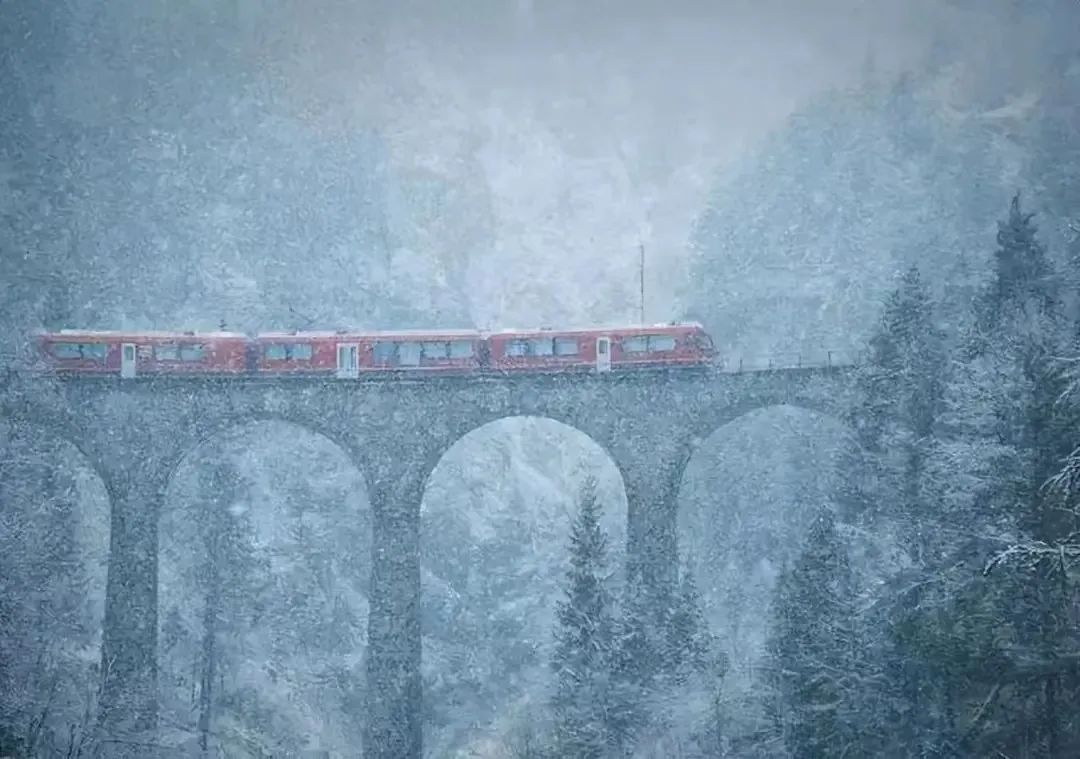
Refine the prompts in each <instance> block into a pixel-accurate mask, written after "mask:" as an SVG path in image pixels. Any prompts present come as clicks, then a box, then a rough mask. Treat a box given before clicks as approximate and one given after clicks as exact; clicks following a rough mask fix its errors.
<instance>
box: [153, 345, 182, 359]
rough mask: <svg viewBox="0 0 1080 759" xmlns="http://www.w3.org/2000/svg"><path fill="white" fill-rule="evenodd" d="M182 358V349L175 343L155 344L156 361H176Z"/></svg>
mask: <svg viewBox="0 0 1080 759" xmlns="http://www.w3.org/2000/svg"><path fill="white" fill-rule="evenodd" d="M179 358H180V349H179V348H178V347H177V346H175V345H155V346H154V360H155V361H176V360H178V359H179Z"/></svg>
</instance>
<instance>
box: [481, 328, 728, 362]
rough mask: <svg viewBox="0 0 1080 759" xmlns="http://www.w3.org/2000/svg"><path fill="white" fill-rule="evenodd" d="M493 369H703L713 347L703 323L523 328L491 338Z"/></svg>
mask: <svg viewBox="0 0 1080 759" xmlns="http://www.w3.org/2000/svg"><path fill="white" fill-rule="evenodd" d="M487 342H488V346H489V350H490V356H491V358H490V366H491V368H492V369H496V370H498V371H503V372H559V371H596V372H608V371H613V370H614V371H623V370H630V369H643V368H664V367H678V366H702V365H705V364H707V363H709V362H710V361H711V360H712V357H713V353H714V351H713V345H712V341H711V340H710V339H709V336H708V335H707V334H706V333H705V330H704V328H702V326H701V325H700V324H692V323H691V324H664V325H656V326H653V327H613V328H611V329H595V328H593V329H579V330H548V329H540V330H521V331H512V332H511V331H508V332H498V333H493V334H490V335H489V336H488V339H487Z"/></svg>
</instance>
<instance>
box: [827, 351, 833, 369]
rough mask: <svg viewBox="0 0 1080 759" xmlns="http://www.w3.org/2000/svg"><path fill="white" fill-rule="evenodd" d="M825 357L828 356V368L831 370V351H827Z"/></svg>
mask: <svg viewBox="0 0 1080 759" xmlns="http://www.w3.org/2000/svg"><path fill="white" fill-rule="evenodd" d="M827 355H828V367H829V368H830V369H832V351H829V352H828V353H827Z"/></svg>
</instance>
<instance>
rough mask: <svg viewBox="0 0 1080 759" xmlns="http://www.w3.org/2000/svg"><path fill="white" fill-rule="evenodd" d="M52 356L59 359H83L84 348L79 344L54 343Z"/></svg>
mask: <svg viewBox="0 0 1080 759" xmlns="http://www.w3.org/2000/svg"><path fill="white" fill-rule="evenodd" d="M52 354H53V355H54V356H56V357H57V358H82V346H80V345H79V344H78V343H53V345H52Z"/></svg>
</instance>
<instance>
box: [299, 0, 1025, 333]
mask: <svg viewBox="0 0 1080 759" xmlns="http://www.w3.org/2000/svg"><path fill="white" fill-rule="evenodd" d="M992 5H997V6H998V7H1000V4H999V3H996V2H995V3H986V4H984V9H983V10H982V11H981V12H972V11H970V10H968V11H961V10H957V9H956V8H953V7H951V5H949V4H946V3H944V2H941V1H940V0H939V1H938V2H929V1H928V0H874V1H873V2H871V1H870V0H817V1H816V2H812V3H796V2H791V0H720V1H718V2H712V3H708V2H681V3H678V2H666V3H660V2H641V0H637V2H591V3H576V2H562V1H561V0H560V1H556V2H542V3H541V2H528V1H526V0H516V1H515V0H481V2H470V3H463V4H450V3H434V2H406V3H397V4H393V5H391V6H389V7H388V9H387V10H383V11H382V13H381V17H382V19H381V21H379V22H376V23H373V22H372V18H373V16H372V14H371V11H370V9H357V8H356V6H355V5H350V4H348V3H342V2H333V1H332V0H322V2H320V3H318V4H316V5H310V4H304V6H303V10H302V11H297V12H296V13H295V18H294V19H293V22H294V23H295V29H294V34H295V36H294V37H292V38H291V43H292V44H294V45H295V48H294V49H293V50H292V51H291V52H292V53H293V54H292V55H289V56H288V60H289V63H288V64H287V67H286V68H285V74H284V75H285V77H286V79H287V80H288V81H289V82H290V84H291V85H292V86H291V91H292V92H294V94H295V96H296V98H297V99H298V101H302V102H303V106H302V107H303V108H304V109H305V112H306V114H307V115H308V117H309V118H311V119H313V120H315V121H316V122H320V123H323V124H325V126H326V127H327V128H330V129H333V128H335V127H337V126H339V125H340V124H342V123H347V122H348V121H349V120H352V119H361V120H365V121H370V120H372V119H373V118H374V120H375V121H376V122H377V123H378V124H380V125H381V128H382V129H383V130H384V134H385V136H386V137H387V139H388V140H389V141H390V144H391V146H392V151H393V153H392V160H393V162H394V164H395V167H396V169H397V170H398V171H399V172H402V173H405V174H409V173H417V174H420V175H424V174H426V173H433V174H435V175H438V176H441V177H447V178H451V179H455V180H459V181H463V182H466V183H468V184H469V186H470V187H471V188H472V189H471V190H470V192H477V193H489V194H490V196H489V197H488V198H485V199H483V200H485V201H486V202H488V203H489V204H490V207H491V208H492V210H493V215H494V220H495V241H496V243H495V249H494V250H493V251H490V252H488V253H485V254H484V255H486V256H490V257H492V258H493V260H485V259H484V258H477V256H476V254H475V253H474V254H473V255H474V260H473V262H472V267H471V269H472V273H471V275H470V279H471V285H472V292H473V295H472V298H473V302H472V311H473V317H474V319H475V320H476V322H477V323H478V324H479V325H480V326H490V325H493V324H506V323H508V322H515V321H521V320H523V319H524V320H526V321H527V320H528V319H530V317H533V316H534V314H532V313H530V310H531V309H530V307H529V305H528V299H527V298H526V299H521V298H515V297H512V296H511V297H506V298H501V299H500V297H499V294H500V293H514V292H515V288H514V287H513V285H512V283H509V282H507V281H506V278H509V277H514V278H517V279H521V278H522V276H523V272H522V267H521V266H520V265H518V266H502V265H500V264H501V263H502V262H506V261H510V260H515V259H516V260H519V261H521V260H524V261H529V262H530V265H529V267H528V272H527V273H528V274H529V275H531V276H533V277H537V278H539V279H540V280H541V281H544V280H550V281H557V280H560V279H561V280H569V279H573V280H574V281H575V282H578V283H579V287H578V288H577V289H578V291H580V289H581V288H580V283H582V282H588V281H590V280H591V281H596V280H598V278H605V277H606V278H612V277H614V278H618V279H620V280H622V283H621V285H620V286H623V287H625V289H626V291H627V293H628V299H629V303H628V304H627V306H628V307H627V311H626V313H625V314H614V315H612V314H593V313H588V305H587V304H583V305H582V306H581V307H575V306H571V307H569V309H568V310H569V311H570V312H571V313H568V314H567V316H569V317H570V318H590V317H593V318H595V317H598V316H600V317H606V318H612V317H615V318H619V317H622V318H626V317H632V316H633V315H635V313H636V312H635V310H634V309H635V307H636V292H637V284H636V280H635V276H636V273H635V266H636V264H635V262H636V255H637V254H636V247H637V242H638V240H639V238H640V239H641V240H642V241H643V242H644V243H645V245H646V248H647V251H648V261H649V265H648V269H649V276H648V279H647V281H648V283H649V298H648V300H649V302H650V306H649V309H648V313H647V317H648V319H649V320H667V319H670V318H673V317H675V316H678V314H677V313H674V312H673V311H674V310H675V309H676V308H677V307H676V305H675V304H674V302H673V292H674V289H675V288H676V287H677V286H678V284H679V278H680V277H683V276H685V268H684V263H685V259H686V247H687V238H688V236H689V234H690V232H691V229H692V224H693V221H694V219H695V218H696V216H697V215H698V214H699V213H700V211H701V208H702V206H703V204H704V202H705V199H706V195H707V190H708V188H709V186H710V184H711V183H712V182H713V181H715V179H716V176H717V173H718V171H719V170H720V169H721V168H723V167H724V166H725V165H729V164H730V163H731V162H732V161H735V160H737V159H738V158H739V157H740V156H743V155H746V154H747V151H748V150H751V149H752V148H753V147H754V146H755V144H757V143H758V142H759V141H760V140H761V138H762V137H763V136H764V135H765V134H766V133H767V132H768V131H769V130H771V129H775V128H777V127H778V126H780V125H781V124H782V122H783V119H784V118H785V117H786V116H788V115H789V114H790V113H791V112H792V111H793V109H795V108H796V107H797V106H798V105H799V104H800V103H802V102H805V101H806V100H807V99H809V98H812V97H813V96H815V95H816V94H818V93H821V92H822V91H824V90H827V89H830V88H837V87H845V86H850V85H854V84H857V83H858V82H859V81H860V79H861V78H862V77H863V75H864V72H865V70H866V68H867V66H866V64H867V61H868V60H869V59H871V58H872V60H873V65H874V67H875V68H876V69H877V70H878V71H879V72H893V71H898V70H902V69H904V68H908V67H911V66H914V65H917V64H918V62H919V61H920V60H923V59H925V56H926V55H927V51H928V50H929V49H930V48H931V47H932V45H933V44H934V43H935V41H936V42H937V44H941V40H949V43H948V44H949V46H950V47H952V48H954V50H953V51H952V54H953V55H955V54H956V52H957V51H956V50H955V48H956V47H957V46H967V47H969V48H970V47H971V46H973V45H974V46H975V47H976V48H978V47H981V46H982V44H990V43H992V41H993V37H995V36H996V35H998V34H1000V33H1001V32H1002V31H1003V29H1006V28H1009V27H1010V25H1013V24H1014V22H1015V18H1013V19H1010V17H1009V16H1008V15H1007V14H1004V13H1000V12H996V13H994V12H990V10H991V6H992ZM466 7H467V8H469V9H470V10H469V11H465V10H463V9H464V8H466ZM961 30H964V31H965V33H964V34H958V32H959V31H961ZM960 55H963V52H960ZM477 179H482V180H483V181H482V182H477V181H476V180H477ZM493 264H494V265H493ZM585 289H586V291H587V289H588V288H587V287H586V288H585ZM569 300H571V301H572V302H576V301H577V299H576V298H575V299H569ZM575 311H576V312H577V313H574V312H575Z"/></svg>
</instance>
